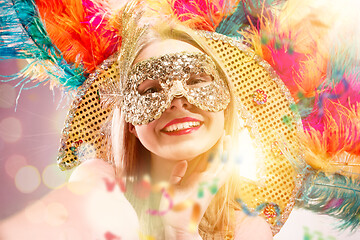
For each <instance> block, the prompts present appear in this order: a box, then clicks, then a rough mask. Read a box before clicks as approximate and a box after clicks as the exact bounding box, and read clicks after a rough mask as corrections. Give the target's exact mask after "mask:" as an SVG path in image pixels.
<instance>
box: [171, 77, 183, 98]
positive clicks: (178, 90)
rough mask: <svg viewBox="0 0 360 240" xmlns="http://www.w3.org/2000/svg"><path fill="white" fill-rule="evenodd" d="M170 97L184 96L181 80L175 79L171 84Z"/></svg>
mask: <svg viewBox="0 0 360 240" xmlns="http://www.w3.org/2000/svg"><path fill="white" fill-rule="evenodd" d="M169 95H170V97H171V100H172V99H173V98H181V97H185V98H186V95H187V94H186V90H185V88H184V85H183V83H182V81H181V80H175V81H174V83H173V85H172V86H171V88H170V94H169Z"/></svg>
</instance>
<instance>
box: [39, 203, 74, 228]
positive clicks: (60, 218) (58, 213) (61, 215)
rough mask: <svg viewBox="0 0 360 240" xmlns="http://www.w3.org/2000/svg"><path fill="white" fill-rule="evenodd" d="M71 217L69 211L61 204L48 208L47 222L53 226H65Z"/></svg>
mask: <svg viewBox="0 0 360 240" xmlns="http://www.w3.org/2000/svg"><path fill="white" fill-rule="evenodd" d="M68 217H69V212H68V210H67V209H66V208H65V207H64V205H63V204H61V203H57V202H54V203H50V204H48V205H47V206H46V216H45V222H46V223H48V224H49V225H51V226H60V225H62V224H64V223H65V222H66V221H67V220H68Z"/></svg>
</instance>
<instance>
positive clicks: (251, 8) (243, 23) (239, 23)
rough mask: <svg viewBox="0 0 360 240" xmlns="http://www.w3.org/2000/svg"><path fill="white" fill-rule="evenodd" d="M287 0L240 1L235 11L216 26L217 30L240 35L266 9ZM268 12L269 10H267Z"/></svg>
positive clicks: (228, 34) (231, 35) (226, 33)
mask: <svg viewBox="0 0 360 240" xmlns="http://www.w3.org/2000/svg"><path fill="white" fill-rule="evenodd" d="M284 2H285V0H246V1H239V3H238V5H237V6H236V9H235V11H234V12H233V13H232V14H230V15H228V16H227V17H226V18H224V19H223V20H222V21H221V22H220V23H219V25H218V26H217V28H216V30H215V31H216V32H218V33H221V34H224V35H227V36H230V37H240V38H241V34H240V30H242V29H245V28H246V27H248V26H250V23H254V24H256V22H257V21H258V19H259V18H261V17H262V14H263V12H264V9H268V8H270V7H271V8H274V7H276V6H281V4H282V3H284ZM267 13H268V12H267Z"/></svg>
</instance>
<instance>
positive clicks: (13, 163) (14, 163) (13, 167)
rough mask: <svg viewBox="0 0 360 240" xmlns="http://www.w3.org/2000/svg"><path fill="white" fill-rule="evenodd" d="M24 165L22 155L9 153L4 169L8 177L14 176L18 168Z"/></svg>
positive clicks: (24, 160) (25, 163)
mask: <svg viewBox="0 0 360 240" xmlns="http://www.w3.org/2000/svg"><path fill="white" fill-rule="evenodd" d="M26 165H27V161H26V158H25V157H24V156H22V155H18V154H14V155H11V156H10V157H9V158H8V159H6V161H5V171H6V173H7V174H8V175H9V176H10V177H12V178H14V177H15V175H16V173H17V172H18V171H19V169H20V168H22V167H24V166H26Z"/></svg>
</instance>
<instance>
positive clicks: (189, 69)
mask: <svg viewBox="0 0 360 240" xmlns="http://www.w3.org/2000/svg"><path fill="white" fill-rule="evenodd" d="M178 97H185V98H186V99H187V101H188V102H189V103H190V104H193V105H195V106H196V107H198V108H200V109H202V110H205V111H210V112H218V111H222V110H224V109H225V108H226V107H227V105H228V104H229V102H230V93H229V89H228V87H227V85H226V84H225V82H224V81H223V80H222V79H221V78H220V76H219V73H218V71H217V70H216V66H215V64H214V62H213V61H212V60H211V59H210V57H208V56H207V55H206V54H204V53H186V52H182V53H174V54H166V55H163V56H160V57H154V58H150V59H147V60H144V61H141V62H138V63H137V64H135V65H134V66H133V67H132V69H131V71H130V73H129V75H128V81H127V84H126V85H125V89H124V98H123V105H122V109H123V111H124V113H125V120H126V121H127V122H130V123H132V124H134V125H141V124H147V123H149V122H151V121H153V120H155V119H157V118H159V117H160V116H161V114H162V113H163V112H164V111H165V110H166V109H167V108H168V107H169V106H170V105H171V102H172V100H173V99H174V98H178Z"/></svg>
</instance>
